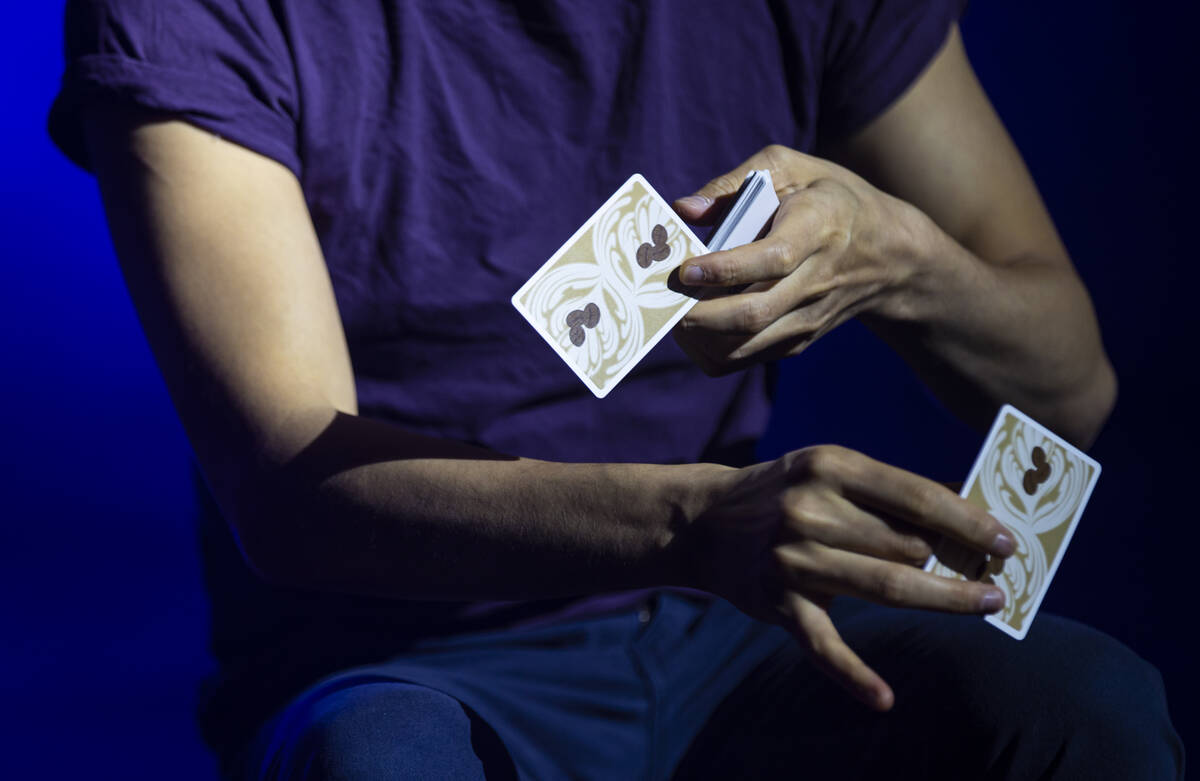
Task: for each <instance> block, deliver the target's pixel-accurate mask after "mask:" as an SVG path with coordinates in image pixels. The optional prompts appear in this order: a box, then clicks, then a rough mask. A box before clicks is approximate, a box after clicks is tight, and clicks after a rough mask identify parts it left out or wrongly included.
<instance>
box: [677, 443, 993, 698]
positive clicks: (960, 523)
mask: <svg viewBox="0 0 1200 781" xmlns="http://www.w3.org/2000/svg"><path fill="white" fill-rule="evenodd" d="M729 475H730V477H728V478H721V479H723V480H729V483H728V484H726V485H725V486H722V488H723V489H724V493H723V494H722V495H720V497H719V498H718V499H717V500H716V501H715V502H714V503H713V504H712V505H711V506H710V507H709V509H708V510H706V511H705V512H703V513H702V514H701V515H699V516H698V517H697V519H696V520H695V521H693V522H692V523H691V524H690V525H689V526H688V527H687V528H686V529H685V530H684V531H682V532H680V534H679V536H678V537H677V544H678V546H679V547H678V548H677V549H676V550H677V552H678V554H679V556H678V559H679V560H682V561H684V562H685V564H684V565H683V566H684V572H685V573H687V574H686V575H685V576H684V580H685V581H687V582H686V583H685V584H684V585H688V586H691V587H693V588H699V589H701V590H703V591H708V592H709V593H712V594H716V595H718V596H720V597H723V598H725V599H727V600H729V601H730V602H731V603H732V604H733V605H734V606H736V607H737V608H739V609H740V610H742V611H743V612H744V613H746V614H747V615H749V616H752V617H754V618H758V619H760V620H762V621H767V622H770V623H774V624H779V625H781V626H783V627H784V628H786V629H788V630H789V631H790V632H792V633H793V634H794V635H795V636H796V638H797V639H798V640H799V641H800V643H801V645H802V646H803V647H804V648H805V649H807V650H808V651H809V653H810V654H811V656H812V657H813V659H814V661H815V662H816V663H817V665H818V666H819V667H820V668H821V669H823V670H824V671H825V672H826V673H827V674H829V675H830V676H832V677H833V678H834V680H836V681H837V682H839V683H840V684H842V686H844V687H845V688H846V689H847V690H848V691H849V692H850V693H851V694H853V695H854V696H856V697H857V698H858V699H860V700H862V701H863V702H864V703H866V704H867V705H869V706H871V707H873V708H876V709H877V710H888V709H889V708H890V707H891V706H892V703H893V701H894V699H895V697H894V694H893V693H892V690H891V688H890V687H889V686H888V684H887V683H886V682H885V681H884V680H883V679H882V678H880V677H879V675H878V674H876V673H875V671H874V670H872V669H871V668H869V667H868V666H867V665H866V664H865V663H864V662H863V661H862V660H861V659H860V658H859V657H858V655H857V654H855V653H854V651H852V650H851V649H850V648H849V647H848V646H847V645H846V643H845V642H844V641H843V640H842V638H841V636H840V635H839V634H838V631H837V629H836V628H834V625H833V623H832V621H831V620H830V618H829V614H828V612H827V609H828V607H829V603H830V600H831V599H832V598H833V597H835V596H837V595H848V596H853V597H858V598H861V599H867V600H871V601H873V602H878V603H881V604H885V605H893V606H899V607H911V608H923V609H928V610H940V611H946V612H952V613H976V614H984V613H994V612H996V611H998V610H1000V609H1001V608H1002V607H1003V606H1004V592H1002V591H1000V589H998V588H996V587H995V586H992V585H988V584H983V583H976V582H969V581H961V580H952V579H949V578H943V577H940V576H937V575H932V574H929V573H926V572H923V571H922V570H921V569H920V567H921V566H922V565H923V564H924V563H925V561H926V560H927V559H928V558H929V556H930V555H931V553H932V549H931V543H932V542H933V541H936V540H937V539H938V538H939V537H940V536H942V535H944V536H947V537H950V538H953V539H955V540H958V541H960V542H962V543H964V544H966V545H967V546H969V547H970V548H971V549H972V550H978V551H982V552H984V553H988V554H992V555H994V556H1000V557H1001V558H1004V557H1007V556H1010V555H1012V553H1013V551H1014V550H1015V549H1016V542H1015V540H1014V538H1013V537H1012V534H1011V533H1010V532H1009V531H1008V530H1007V529H1005V528H1004V527H1003V526H1002V525H1001V524H1000V523H999V522H998V521H996V520H995V519H994V518H992V517H991V516H990V515H988V514H987V513H986V512H984V511H983V510H981V509H979V508H978V507H975V506H974V505H972V504H970V503H968V502H966V501H965V500H963V499H961V498H959V497H958V496H956V495H954V494H953V493H952V492H950V491H949V490H947V489H946V488H945V487H943V486H942V485H940V484H938V483H935V482H933V481H931V480H926V479H925V478H923V477H919V476H917V475H915V474H912V473H911V472H906V471H904V470H902V469H897V468H896V467H893V466H889V465H887V464H883V463H880V462H879V461H875V460H873V459H870V458H868V457H867V456H864V455H862V454H861V453H857V452H855V451H853V450H847V449H846V448H842V447H836V446H832V445H822V446H817V447H810V448H805V449H803V450H797V451H794V452H792V453H789V454H787V455H785V456H783V457H782V458H779V459H777V460H775V461H772V462H768V463H765V464H758V465H755V466H751V467H746V468H744V469H740V470H736V471H734V472H731V473H729Z"/></svg>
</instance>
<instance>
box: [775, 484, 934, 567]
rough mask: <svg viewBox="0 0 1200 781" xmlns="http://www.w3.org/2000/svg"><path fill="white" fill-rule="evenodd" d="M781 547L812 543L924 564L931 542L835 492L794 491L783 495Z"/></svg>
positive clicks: (905, 526) (918, 564)
mask: <svg viewBox="0 0 1200 781" xmlns="http://www.w3.org/2000/svg"><path fill="white" fill-rule="evenodd" d="M783 511H784V515H785V517H786V521H785V523H784V524H782V526H781V527H780V530H779V535H778V540H779V542H780V543H782V544H787V543H789V542H801V541H804V540H811V541H814V542H818V543H820V544H822V545H824V546H826V547H829V548H837V549H839V550H844V551H850V552H851V553H860V554H863V555H865V556H873V557H875V558H877V559H884V560H887V561H894V562H898V563H901V564H910V565H917V566H920V565H923V564H924V563H925V562H926V561H928V560H929V557H930V556H931V555H933V548H932V547H931V545H930V542H929V541H928V540H926V539H924V538H923V537H922V536H921V535H920V534H918V533H917V532H916V531H915V530H914V527H911V526H910V525H909V524H906V523H903V522H901V521H897V520H895V519H891V518H883V517H880V516H879V515H876V514H874V513H870V512H866V511H865V510H863V509H861V508H859V507H857V506H856V505H854V504H853V503H852V502H850V501H849V500H847V499H846V498H845V497H843V496H840V495H838V494H836V493H834V492H832V491H815V490H804V489H792V490H791V491H789V492H787V493H786V494H784V497H783Z"/></svg>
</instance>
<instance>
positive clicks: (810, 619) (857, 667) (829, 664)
mask: <svg viewBox="0 0 1200 781" xmlns="http://www.w3.org/2000/svg"><path fill="white" fill-rule="evenodd" d="M789 601H790V603H791V608H792V613H793V615H794V616H795V619H796V624H797V628H798V630H799V634H798V637H799V639H800V641H801V642H802V643H803V644H804V645H805V647H806V648H807V650H808V651H809V653H810V654H811V655H812V659H813V661H814V662H816V664H817V666H818V667H820V668H821V670H823V671H824V672H825V674H826V675H828V676H829V677H830V678H832V679H833V680H834V681H835V682H837V683H838V684H839V685H840V686H842V688H844V689H845V690H846V691H848V692H849V693H850V694H851V695H852V696H854V697H855V698H856V699H858V700H860V701H861V702H863V703H864V704H865V705H867V706H868V707H870V708H874V709H875V710H878V711H886V710H889V709H891V707H892V704H893V703H894V702H895V699H896V696H895V694H894V693H893V692H892V689H891V687H890V686H888V685H887V682H886V681H884V680H883V678H880V677H879V675H878V674H877V673H876V672H875V671H874V670H872V669H871V668H870V667H868V666H867V665H866V663H865V662H863V660H862V659H860V658H859V656H858V654H856V653H854V651H852V650H851V649H850V646H848V645H846V643H845V641H844V640H842V636H841V635H840V634H838V631H837V629H836V628H835V627H834V625H833V622H832V621H831V620H830V619H829V614H828V613H826V612H825V610H824V609H823V608H821V607H820V606H818V605H816V604H814V603H813V602H812V601H810V600H809V599H807V598H805V597H802V596H800V595H799V594H792V595H790V597H789Z"/></svg>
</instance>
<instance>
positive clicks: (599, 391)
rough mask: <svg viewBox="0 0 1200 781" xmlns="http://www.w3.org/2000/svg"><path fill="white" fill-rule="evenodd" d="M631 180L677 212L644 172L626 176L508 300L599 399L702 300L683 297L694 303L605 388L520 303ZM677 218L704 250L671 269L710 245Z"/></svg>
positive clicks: (688, 236) (673, 318) (675, 317)
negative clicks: (705, 243) (532, 286)
mask: <svg viewBox="0 0 1200 781" xmlns="http://www.w3.org/2000/svg"><path fill="white" fill-rule="evenodd" d="M631 183H637V184H640V185H642V187H644V188H645V189H646V192H647V193H649V194H650V195H651V196H653V197H655V198H657V199H658V200H659V201H661V202H662V203H664V204H666V207H667V209H668V210H669V211H671V212H672V213H675V210H674V208H672V206H671V204H670V203H669V202H668V201H667V199H666V198H663V197H662V195H660V194H659V192H658V190H655V189H654V187H653V186H652V185H651V184H650V182H648V181H647V180H646V177H644V176H642V175H641V173H636V172H635V173H634V174H633V175H632V176H630V177H629V178H628V179H626V180H625V181H624V182H622V183H621V184H620V185H619V186H618V187H617V188H616V189H615V190H613V193H612V195H610V196H609V197H608V199H607V200H605V201H604V203H602V204H601V205H600V206H598V207H597V208H596V209H595V210H594V211H593V212H592V216H591V217H588V218H587V219H586V220H585V221H584V222H583V224H582V225H580V226H579V228H578V229H577V230H576V231H575V232H574V233H573V234H571V238H569V239H567V240H566V241H564V242H563V243H562V244H560V245H559V247H558V249H557V250H555V252H554V254H553V255H551V256H550V257H549V258H547V259H546V260H545V261H544V262H543V263H542V264H541V265H540V266H538V267H537V270H536V271H534V272H533V273H532V274H530V275H529V279H527V280H525V283H524V284H522V285H521V287H519V288H518V289H517V292H515V293H513V294H512V297H511V298H510V299H509V303H511V304H512V305H513V308H514V309H516V310H517V311H518V312H520V313H521V317H523V318H524V319H525V322H527V323H529V325H530V327H531V328H533V330H534V332H535V333H537V335H538V336H540V337H542V339H543V340H544V341H545V342H546V344H548V345H549V346H550V348H551V349H552V350H553V351H554V354H555V355H557V356H558V358H559V359H560V360H561V361H562V362H563V363H565V364H566V365H567V367H568V368H569V369H570V370H571V371H573V372H574V373H575V376H576V377H578V378H579V379H580V380H581V381H582V382H583V384H584V385H586V386H587V389H588V390H590V391H591V392H592V395H593V396H595V397H596V398H597V399H603V398H604V397H605V396H607V395H608V394H609V392H610V391H612V389H613V388H615V387H616V386H617V385H618V384H620V382H621V380H623V379H625V376H626V375H627V374H629V372H630V371H632V370H633V368H634V367H635V366H637V365H638V364H639V363H641V362H642V359H643V358H645V357H646V354H647V353H649V352H650V350H653V349H654V348H655V347H657V346H658V343H659V342H661V341H662V339H663V337H664V336H665V335H666V332H667V331H669V330H670V329H672V328H674V327H675V325H676V324H677V323H678V322H679V321H680V320H682V319H683V317H684V316H685V315H686V314H687V313H688V312H690V311H691V309H692V307H694V306H695V305H696V304H697V303H699V299H697V298H693V297H692V296H684V297H685V298H687V299H689V300H690V301H691V303H685V304H684V305H683V306H682V307H681V308H680V309H679V310H678V311H677V312H676V313H675V314H674V315H672V316H671V318H670V319H669V320H668V321H667V323H666V324H665V325H664V326H663V327H662V328H660V329H659V330H658V332H657V333H656V334H655V335H654V336H653V337H652V338H650V339H649V340H647V341H646V343H645V344H644V345H643V346H642V348H641V349H640V350H639V351H638V352H637V353H636V354H635V355H634V357H633V358H632V359H630V360H629V362H628V363H627V364H626V365H625V367H624V368H622V369H621V371H619V372H617V373H616V375H615V376H614V377H613V378H612V380H611V381H609V383H608V384H607V386H606V387H605V388H600V387H599V386H597V385H596V383H595V382H594V381H593V380H592V378H591V377H589V376H588V375H587V374H585V373H584V372H583V371H581V370H580V369H579V367H578V366H576V365H575V364H574V363H573V362H571V361H569V360H567V358H565V357H564V356H563V355H562V354H561V353H559V351H558V350H559V345H558V344H556V343H555V342H554V341H553V340H552V339H551V338H550V336H549V335H548V334H544V333H542V331H541V328H539V326H538V324H537V323H536V322H534V319H533V317H532V315H531V314H530V313H529V312H527V311H525V307H523V306H522V305H521V303H520V298H521V296H522V295H524V294H525V292H526V290H527V289H528V288H529V287H530V286H531V285H532V284H533V281H534V279H536V278H537V276H538V274H539V273H540V272H541V270H542V269H544V268H546V267H547V266H551V265H553V264H554V262H555V261H556V260H558V259H559V258H560V257H561V256H562V255H563V253H565V252H566V251H567V249H568V248H569V247H570V246H571V245H572V244H574V243H575V241H577V240H578V239H579V237H580V236H582V235H583V234H584V233H587V231H588V229H589V228H591V227H592V224H593V223H594V222H595V221H596V218H597V217H598V216H599V215H600V214H601V213H602V212H603V211H604V210H605V209H607V208H608V207H609V206H610V205H611V204H612V203H613V201H615V200H616V199H617V196H618V195H620V194H621V192H622V191H623V190H624V189H625V188H626V187H628V186H629V185H630V184H631ZM675 217H676V218H677V219H678V220H679V224H680V226H681V227H682V229H683V231H684V233H685V234H686V237H687V238H688V239H690V240H691V241H692V242H694V243H695V245H696V246H698V247H700V248H701V249H703V250H705V251H704V252H702V253H698V254H696V255H690V256H688V257H687V258H683V259H682V260H680V261H679V263H676V264H675V265H674V266H672V267H671V268H672V269H675V268H679V266H680V265H682V264H683V262H684V260H688V259H690V258H698V257H701V255H706V254H708V248H707V247H706V246H705V245H704V242H702V241H700V239H699V238H698V237H697V236H696V234H695V232H693V231H692V229H691V228H690V227H689V226H688V224H687V221H686V220H684V219H683V218H682V217H680V216H679V215H678V214H675Z"/></svg>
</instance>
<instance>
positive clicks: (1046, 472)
mask: <svg viewBox="0 0 1200 781" xmlns="http://www.w3.org/2000/svg"><path fill="white" fill-rule="evenodd" d="M1032 456H1033V469H1028V470H1026V471H1025V477H1024V479H1023V480H1022V481H1021V487H1022V488H1024V489H1025V493H1027V494H1029V495H1030V496H1033V494H1034V493H1035V492H1036V491H1037V487H1038V486H1039V485H1041V484H1042V483H1044V482H1046V481H1047V480H1049V479H1050V462H1049V461H1048V460H1047V459H1046V451H1045V450H1042V449H1041V448H1040V447H1035V448H1034V449H1033V453H1032Z"/></svg>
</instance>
